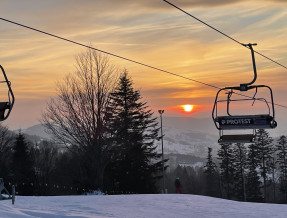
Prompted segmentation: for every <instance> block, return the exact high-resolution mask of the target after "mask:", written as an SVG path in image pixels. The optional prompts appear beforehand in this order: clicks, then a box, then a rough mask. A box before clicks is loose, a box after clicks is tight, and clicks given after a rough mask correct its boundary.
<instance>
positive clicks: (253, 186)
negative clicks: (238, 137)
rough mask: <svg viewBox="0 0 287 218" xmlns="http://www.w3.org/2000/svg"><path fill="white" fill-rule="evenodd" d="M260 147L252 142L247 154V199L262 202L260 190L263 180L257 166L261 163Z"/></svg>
mask: <svg viewBox="0 0 287 218" xmlns="http://www.w3.org/2000/svg"><path fill="white" fill-rule="evenodd" d="M258 156H259V155H258V148H257V146H256V145H255V144H250V145H249V147H248V155H247V162H246V164H247V175H246V199H247V201H251V202H262V200H263V198H262V193H261V190H260V186H261V181H260V177H259V174H258V172H257V168H258V167H259V165H260V159H259V157H258Z"/></svg>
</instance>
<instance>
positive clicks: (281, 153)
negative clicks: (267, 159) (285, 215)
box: [276, 135, 287, 203]
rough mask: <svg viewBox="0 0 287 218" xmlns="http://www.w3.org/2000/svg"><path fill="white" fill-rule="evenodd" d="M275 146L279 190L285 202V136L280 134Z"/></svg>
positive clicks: (286, 185)
mask: <svg viewBox="0 0 287 218" xmlns="http://www.w3.org/2000/svg"><path fill="white" fill-rule="evenodd" d="M276 147H277V152H278V153H277V157H278V159H277V163H278V166H279V169H280V176H279V181H280V192H281V194H282V201H283V202H284V203H286V202H287V138H286V136H284V135H282V136H281V137H280V138H279V139H278V144H276Z"/></svg>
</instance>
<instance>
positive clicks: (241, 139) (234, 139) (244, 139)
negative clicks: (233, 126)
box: [218, 134, 254, 143]
mask: <svg viewBox="0 0 287 218" xmlns="http://www.w3.org/2000/svg"><path fill="white" fill-rule="evenodd" d="M252 142H254V135H253V134H244V135H222V136H220V138H219V140H218V143H252Z"/></svg>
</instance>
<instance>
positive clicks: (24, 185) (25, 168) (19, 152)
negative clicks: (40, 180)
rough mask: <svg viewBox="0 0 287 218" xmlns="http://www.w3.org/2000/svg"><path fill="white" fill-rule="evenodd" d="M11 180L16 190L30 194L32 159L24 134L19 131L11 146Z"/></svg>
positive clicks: (22, 193)
mask: <svg viewBox="0 0 287 218" xmlns="http://www.w3.org/2000/svg"><path fill="white" fill-rule="evenodd" d="M12 170H13V180H14V183H16V184H21V185H20V186H18V188H17V191H18V192H19V193H20V194H21V195H32V194H33V193H32V190H31V182H33V180H34V169H33V160H32V158H31V154H30V151H29V147H28V143H27V142H26V139H25V137H24V135H23V134H22V133H21V132H19V134H18V135H17V137H16V141H15V144H14V147H13V158H12Z"/></svg>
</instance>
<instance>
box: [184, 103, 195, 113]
mask: <svg viewBox="0 0 287 218" xmlns="http://www.w3.org/2000/svg"><path fill="white" fill-rule="evenodd" d="M183 108H184V111H185V112H190V111H192V109H193V105H190V104H186V105H183Z"/></svg>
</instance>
